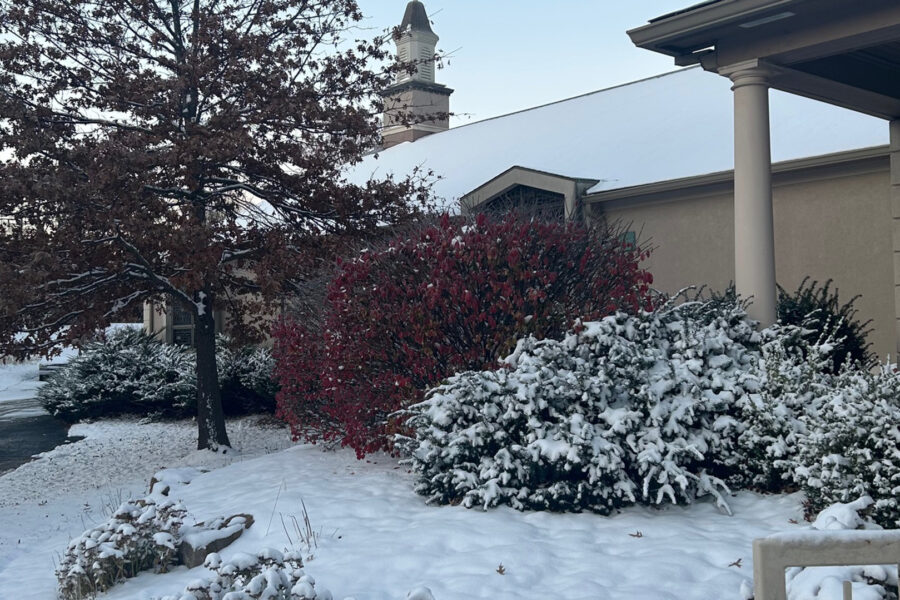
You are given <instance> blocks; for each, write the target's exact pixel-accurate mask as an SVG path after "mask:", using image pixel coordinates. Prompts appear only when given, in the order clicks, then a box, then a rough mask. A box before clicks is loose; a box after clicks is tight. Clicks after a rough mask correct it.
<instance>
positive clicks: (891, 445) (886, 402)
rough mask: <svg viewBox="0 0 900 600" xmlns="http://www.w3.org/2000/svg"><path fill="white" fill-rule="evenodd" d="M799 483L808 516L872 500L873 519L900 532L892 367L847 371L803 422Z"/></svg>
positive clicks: (898, 400) (897, 399)
mask: <svg viewBox="0 0 900 600" xmlns="http://www.w3.org/2000/svg"><path fill="white" fill-rule="evenodd" d="M799 420H800V422H801V423H802V424H803V425H804V426H805V433H804V435H802V436H801V437H800V438H799V443H798V452H797V459H796V467H795V475H794V478H795V480H796V481H797V483H799V484H800V485H801V487H802V489H803V491H804V492H805V493H806V498H807V503H808V504H807V512H808V513H815V512H817V511H818V510H820V509H821V508H822V507H824V506H827V505H829V504H833V503H835V502H848V501H850V500H853V499H855V498H858V497H860V496H870V497H871V498H872V499H873V500H874V504H873V505H872V507H871V508H870V509H869V510H870V516H871V518H872V519H873V520H874V521H875V522H876V523H878V524H879V525H881V526H882V527H887V528H898V527H900V500H898V498H900V426H898V424H900V376H898V373H897V372H896V371H895V370H894V369H893V368H892V367H883V368H881V369H880V370H877V371H869V370H866V369H845V370H844V371H842V372H841V373H839V374H838V375H837V376H836V377H835V378H834V380H833V381H832V385H831V386H830V388H829V389H826V390H824V394H823V396H822V397H821V399H820V400H819V401H818V402H817V403H816V406H815V410H807V411H804V413H803V414H801V415H800V416H799Z"/></svg>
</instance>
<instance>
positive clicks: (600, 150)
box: [349, 67, 888, 204]
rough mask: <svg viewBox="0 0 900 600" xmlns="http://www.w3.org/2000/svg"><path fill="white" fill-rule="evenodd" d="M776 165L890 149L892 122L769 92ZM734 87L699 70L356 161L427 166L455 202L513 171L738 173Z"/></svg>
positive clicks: (609, 181)
mask: <svg viewBox="0 0 900 600" xmlns="http://www.w3.org/2000/svg"><path fill="white" fill-rule="evenodd" d="M770 98H771V108H770V111H771V130H772V160H773V161H774V162H780V161H784V160H790V159H796V158H805V157H810V156H819V155H823V154H831V153H834V152H841V151H844V150H853V149H858V148H866V147H872V146H879V145H882V144H887V143H888V124H887V122H886V121H883V120H881V119H877V118H875V117H870V116H867V115H863V114H860V113H855V112H852V111H850V110H846V109H843V108H838V107H836V106H832V105H829V104H825V103H822V102H818V101H815V100H810V99H807V98H802V97H799V96H795V95H792V94H786V93H782V92H778V91H774V90H773V91H772V92H771V95H770ZM732 103H733V100H732V92H731V82H730V81H729V80H728V79H726V78H724V77H720V76H717V75H714V74H712V73H707V72H704V71H703V70H701V69H700V68H698V67H692V68H687V69H682V70H679V71H675V72H672V73H668V74H665V75H659V76H657V77H652V78H650V79H644V80H641V81H636V82H633V83H629V84H625V85H621V86H618V87H613V88H609V89H605V90H600V91H598V92H593V93H590V94H585V95H583V96H577V97H575V98H570V99H568V100H562V101H560V102H555V103H552V104H547V105H544V106H538V107H535V108H531V109H528V110H523V111H520V112H516V113H512V114H509V115H504V116H501V117H496V118H493V119H487V120H484V121H479V122H477V123H471V124H468V125H463V126H461V127H455V128H453V129H450V130H448V131H445V132H441V133H437V134H433V135H430V136H428V137H425V138H422V139H420V140H417V141H416V142H413V143H404V144H400V145H397V146H394V147H392V148H389V149H388V150H384V151H382V152H381V153H379V154H378V155H377V156H376V155H372V156H368V157H366V158H365V160H364V161H363V162H362V163H360V164H359V165H357V166H356V167H355V168H354V169H353V170H352V171H351V173H350V175H349V177H350V179H351V180H354V181H364V180H365V179H367V178H369V177H370V176H373V175H374V176H375V177H381V176H384V175H385V174H387V173H394V174H397V175H405V174H407V173H409V172H410V171H411V170H412V169H413V168H414V167H416V166H422V167H424V168H426V169H431V170H433V171H434V172H435V173H436V174H438V175H441V176H442V177H443V179H442V180H440V181H438V182H437V183H436V184H435V186H434V191H435V193H436V195H437V196H438V197H439V198H443V199H444V200H445V201H447V203H448V204H450V203H455V201H456V200H458V199H459V198H460V197H461V196H463V195H465V194H466V193H468V192H470V191H472V190H473V189H475V188H476V187H478V186H480V185H481V184H483V183H485V182H486V181H488V180H489V179H491V178H493V177H495V176H497V175H498V174H500V173H502V172H503V171H505V170H506V169H509V168H510V167H512V166H516V165H518V166H522V167H528V168H531V169H538V170H542V171H550V172H553V173H558V174H561V175H566V176H570V177H582V178H593V179H599V180H600V183H598V184H597V185H595V186H594V187H592V188H591V189H590V190H589V193H590V192H597V191H604V190H613V189H618V188H624V187H630V186H635V185H641V184H648V183H656V182H660V181H667V180H670V179H678V178H682V177H692V176H696V175H706V174H709V173H716V172H720V171H727V170H730V169H732V168H733V166H734V163H733V154H734V152H733V113H732V111H733V108H732V106H733V104H732Z"/></svg>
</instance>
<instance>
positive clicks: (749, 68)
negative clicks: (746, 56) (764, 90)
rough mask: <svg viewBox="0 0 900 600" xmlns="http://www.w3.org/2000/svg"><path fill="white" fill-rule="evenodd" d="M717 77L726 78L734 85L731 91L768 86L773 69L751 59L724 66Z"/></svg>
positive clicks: (756, 59) (755, 59)
mask: <svg viewBox="0 0 900 600" xmlns="http://www.w3.org/2000/svg"><path fill="white" fill-rule="evenodd" d="M718 72H719V75H724V76H725V77H728V78H729V79H730V80H731V81H732V82H733V83H734V85H733V86H731V89H732V90H735V89H737V88H739V87H743V86H745V85H764V86H767V87H768V85H769V78H770V77H771V76H772V75H773V74H774V71H773V69H772V68H771V66H770V65H768V64H767V63H766V62H764V61H762V60H760V59H758V58H753V59H750V60H744V61H741V62H739V63H733V64H730V65H724V66H721V67H719V69H718Z"/></svg>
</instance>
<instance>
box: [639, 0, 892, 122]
mask: <svg viewBox="0 0 900 600" xmlns="http://www.w3.org/2000/svg"><path fill="white" fill-rule="evenodd" d="M628 35H629V36H630V37H631V40H632V41H633V42H634V44H635V45H637V46H639V47H641V48H645V49H647V50H652V51H654V52H659V53H662V54H666V55H668V56H671V57H673V58H674V59H675V63H676V64H677V65H689V64H696V63H699V64H701V65H702V66H703V68H704V69H706V70H708V71H714V72H719V71H720V69H722V68H723V67H728V66H731V65H739V64H741V63H745V62H748V61H756V62H757V63H758V64H759V65H760V66H764V67H765V68H766V70H767V73H768V76H767V81H768V84H769V85H770V86H771V87H772V88H775V89H779V90H782V91H786V92H790V93H794V94H798V95H801V96H806V97H809V98H814V99H817V100H822V101H824V102H828V103H830V104H835V105H838V106H843V107H845V108H849V109H852V110H856V111H859V112H863V113H866V114H870V115H873V116H876V117H881V118H884V119H896V118H898V117H900V2H897V0H856V1H854V2H848V1H847V0H711V1H708V2H704V3H702V4H698V5H695V6H692V7H690V8H687V9H684V10H682V11H678V12H675V13H670V14H667V15H663V16H661V17H658V18H656V19H653V20H651V21H650V22H649V23H648V24H647V25H644V26H642V27H638V28H636V29H632V30H630V31H629V32H628Z"/></svg>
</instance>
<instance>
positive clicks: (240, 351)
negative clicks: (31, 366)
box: [38, 329, 277, 421]
mask: <svg viewBox="0 0 900 600" xmlns="http://www.w3.org/2000/svg"><path fill="white" fill-rule="evenodd" d="M195 360H196V359H195V355H194V352H193V351H192V350H191V349H190V348H187V347H185V346H180V345H175V344H163V343H160V342H159V341H158V340H156V339H155V338H153V337H152V336H150V335H147V334H146V333H144V332H143V331H142V330H139V329H121V330H118V331H115V332H113V333H112V334H110V335H109V336H108V337H107V338H105V339H100V340H95V341H92V342H89V343H88V344H86V345H85V346H84V348H82V350H81V352H80V353H79V354H78V355H77V356H75V357H73V358H72V359H71V360H70V361H69V363H68V364H67V365H66V366H65V367H64V368H62V369H60V370H59V371H57V372H56V373H54V375H53V376H52V377H51V379H50V380H49V381H48V382H47V384H46V385H44V386H43V387H42V388H41V389H40V390H39V391H38V398H39V400H40V401H41V403H42V404H43V405H44V408H46V409H47V411H48V412H49V413H50V414H52V415H54V416H57V417H60V418H61V419H64V420H67V421H77V420H78V419H84V418H95V417H104V416H112V415H120V414H138V415H142V416H147V415H151V416H159V417H184V416H188V415H192V414H194V412H195V406H196V390H197V386H196V373H195ZM216 361H217V365H218V370H219V383H220V385H221V386H222V403H223V408H224V409H225V412H226V414H243V413H246V412H251V411H256V410H272V409H273V408H274V403H275V392H276V391H277V390H276V385H277V384H276V383H275V381H274V379H273V378H272V372H273V369H274V360H273V358H272V353H271V351H270V350H269V349H267V348H257V347H238V348H232V347H231V345H230V343H229V341H228V340H227V339H226V338H224V337H223V338H221V339H220V340H219V343H218V344H217V356H216Z"/></svg>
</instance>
